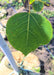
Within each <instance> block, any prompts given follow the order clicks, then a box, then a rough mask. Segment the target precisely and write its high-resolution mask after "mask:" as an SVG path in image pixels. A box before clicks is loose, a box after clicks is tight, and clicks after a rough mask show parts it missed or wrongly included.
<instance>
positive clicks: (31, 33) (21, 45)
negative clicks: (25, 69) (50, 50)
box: [6, 12, 53, 55]
mask: <svg viewBox="0 0 54 75" xmlns="http://www.w3.org/2000/svg"><path fill="white" fill-rule="evenodd" d="M6 33H7V37H8V40H9V42H10V43H11V44H12V46H13V47H14V48H16V49H17V50H20V51H21V52H23V53H24V54H25V55H27V54H28V53H30V52H31V51H34V50H35V49H36V48H38V46H40V45H45V44H48V43H49V42H50V40H51V39H52V36H53V30H52V26H51V23H50V22H49V21H48V20H47V19H46V18H45V17H43V16H41V15H38V14H34V13H26V12H24V13H18V14H15V15H14V16H12V17H11V18H10V19H9V20H8V22H7V28H6Z"/></svg>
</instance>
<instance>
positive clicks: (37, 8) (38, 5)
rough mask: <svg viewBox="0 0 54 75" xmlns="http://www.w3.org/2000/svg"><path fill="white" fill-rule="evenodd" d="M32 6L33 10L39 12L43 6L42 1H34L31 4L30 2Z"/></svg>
mask: <svg viewBox="0 0 54 75" xmlns="http://www.w3.org/2000/svg"><path fill="white" fill-rule="evenodd" d="M32 7H33V9H34V10H35V11H37V12H39V11H41V10H42V9H43V7H44V3H43V2H40V1H35V2H34V3H33V4H32Z"/></svg>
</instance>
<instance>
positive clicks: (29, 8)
mask: <svg viewBox="0 0 54 75" xmlns="http://www.w3.org/2000/svg"><path fill="white" fill-rule="evenodd" d="M28 4H29V13H30V0H28Z"/></svg>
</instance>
